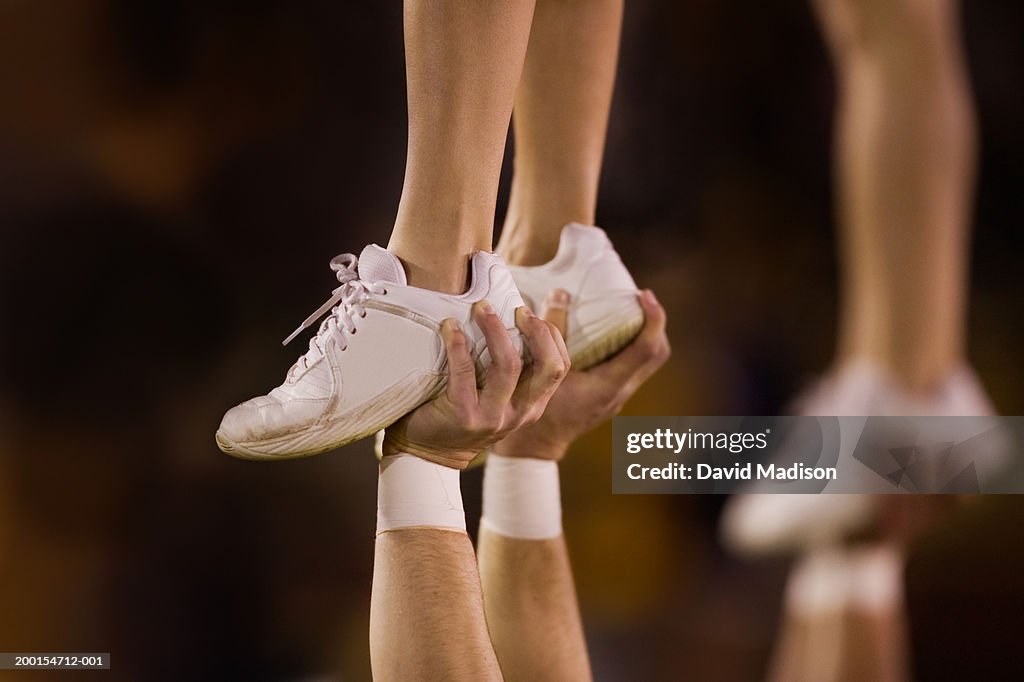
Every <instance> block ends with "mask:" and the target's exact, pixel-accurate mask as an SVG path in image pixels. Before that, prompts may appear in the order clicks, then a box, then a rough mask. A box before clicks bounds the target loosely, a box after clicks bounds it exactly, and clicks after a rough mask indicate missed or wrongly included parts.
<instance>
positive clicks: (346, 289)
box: [282, 253, 388, 374]
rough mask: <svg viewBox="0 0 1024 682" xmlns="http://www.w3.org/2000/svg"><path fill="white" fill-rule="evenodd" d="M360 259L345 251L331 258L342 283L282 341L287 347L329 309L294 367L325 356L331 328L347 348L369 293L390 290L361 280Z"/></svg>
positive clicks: (306, 365) (304, 366)
mask: <svg viewBox="0 0 1024 682" xmlns="http://www.w3.org/2000/svg"><path fill="white" fill-rule="evenodd" d="M358 262H359V259H358V258H356V256H355V254H351V253H343V254H341V255H338V256H335V257H334V258H332V259H331V270H333V271H334V275H335V276H336V277H337V278H338V282H340V286H338V288H337V289H335V290H334V291H333V292H331V297H330V298H329V299H327V301H326V302H325V303H324V304H323V305H322V306H320V307H319V308H317V309H316V310H315V311H313V313H312V314H311V315H310V316H309V317H307V318H306V319H305V320H303V322H302V324H300V325H299V327H298V329H296V330H295V331H293V332H292V333H291V334H289V335H288V338H287V339H285V340H284V341H283V342H282V345H285V346H287V345H288V344H289V343H290V342H291V341H292V339H294V338H295V337H296V336H298V335H299V334H301V333H302V331H303V330H305V329H306V328H308V327H310V326H312V325H313V323H315V322H316V321H317V320H318V319H320V317H321V316H322V315H323V314H324V313H326V312H328V311H330V315H328V316H327V318H326V319H324V321H323V322H322V323H321V324H320V329H318V330H317V333H316V335H315V336H314V337H313V338H312V339H310V340H309V350H308V351H306V353H305V354H304V355H303V356H302V357H300V358H299V359H298V360H297V361H296V363H295V365H293V367H292V369H293V370H294V369H295V367H296V366H299V365H301V367H302V368H303V369H305V368H307V367H309V363H310V361H312V360H313V359H315V358H317V357H319V356H322V355H323V353H324V347H323V341H324V339H325V338H326V336H327V334H328V333H329V332H330V331H332V330H333V331H334V332H335V335H336V338H337V339H338V341H339V343H341V344H342V346H341V349H342V350H345V348H347V347H348V344H347V343H346V340H347V336H346V334H355V333H356V319H357V318H361V317H366V309H365V307H364V305H363V304H364V303H365V302H366V299H367V298H368V297H369V295H370V294H381V295H383V294H387V293H388V292H387V289H385V288H384V285H383V284H382V283H380V282H367V281H365V280H362V279H359V271H358V270H356V264H357V263H358ZM290 373H291V372H289V374H290Z"/></svg>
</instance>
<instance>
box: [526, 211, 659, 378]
mask: <svg viewBox="0 0 1024 682" xmlns="http://www.w3.org/2000/svg"><path fill="white" fill-rule="evenodd" d="M509 270H511V271H512V277H514V278H515V281H516V285H517V286H518V287H519V291H521V292H522V294H523V299H524V300H525V301H526V304H527V305H528V306H530V307H531V308H533V309H534V310H535V311H537V312H538V314H539V313H540V308H539V306H541V305H542V304H543V302H544V299H545V298H547V295H548V294H549V293H550V292H551V291H552V290H553V289H564V290H566V291H568V292H569V294H570V296H571V299H570V301H569V329H568V336H567V338H566V346H567V347H568V349H569V359H570V360H572V365H573V368H575V369H587V368H588V367H591V366H593V365H596V364H597V363H599V362H601V361H602V360H604V359H605V358H608V357H609V356H611V355H614V354H615V353H616V352H618V351H619V350H621V349H622V347H623V346H625V345H626V344H628V343H629V342H630V341H632V340H633V337H635V336H636V335H637V334H638V333H639V332H640V329H641V327H643V325H644V313H643V309H642V308H641V307H640V302H639V301H638V300H637V294H638V291H637V288H636V284H635V283H634V282H633V278H632V277H631V276H630V274H629V271H628V270H626V266H625V265H623V264H622V259H620V258H619V254H618V253H616V252H615V248H614V247H613V246H612V243H611V241H610V240H609V239H608V236H607V235H606V234H605V233H604V231H603V230H601V229H599V228H597V227H588V226H586V225H580V224H579V223H572V224H569V225H566V226H565V227H564V228H562V236H561V239H560V240H559V243H558V252H557V253H556V254H555V257H554V258H553V259H551V260H550V261H548V262H547V263H545V264H543V265H537V266H533V267H527V266H509Z"/></svg>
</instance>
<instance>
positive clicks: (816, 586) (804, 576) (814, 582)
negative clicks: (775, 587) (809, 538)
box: [785, 548, 851, 616]
mask: <svg viewBox="0 0 1024 682" xmlns="http://www.w3.org/2000/svg"><path fill="white" fill-rule="evenodd" d="M850 571H851V567H850V558H849V555H848V554H847V553H846V552H845V551H844V550H843V549H840V548H825V549H813V550H811V551H810V552H808V553H807V554H806V555H804V556H803V557H801V558H800V559H799V560H798V561H797V562H796V564H794V566H793V568H792V569H790V573H789V578H788V580H787V582H786V593H785V594H786V596H785V600H786V607H787V608H788V609H789V611H790V613H793V614H799V615H806V616H811V615H821V614H825V613H841V612H842V611H843V610H844V609H845V608H846V606H847V604H848V603H849V601H850V590H851V585H850V580H851V576H850Z"/></svg>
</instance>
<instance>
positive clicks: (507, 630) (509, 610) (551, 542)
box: [477, 526, 591, 680]
mask: <svg viewBox="0 0 1024 682" xmlns="http://www.w3.org/2000/svg"><path fill="white" fill-rule="evenodd" d="M477 554H478V558H479V561H480V580H481V583H482V585H483V590H484V609H485V611H486V614H487V623H488V628H489V629H490V633H491V642H492V643H493V645H494V651H495V653H496V654H497V656H498V661H499V663H500V664H501V669H502V672H503V673H504V675H505V679H507V680H584V679H590V677H591V674H590V662H589V660H588V658H587V648H586V642H585V640H584V637H583V625H582V623H581V621H580V613H579V606H578V605H577V602H576V589H575V586H574V584H573V577H572V569H571V567H570V565H569V554H568V551H567V550H566V546H565V538H564V537H562V536H560V537H557V538H554V539H547V540H522V539H517V538H509V537H504V536H502V535H499V534H498V533H495V532H493V531H491V530H489V529H488V528H487V527H486V526H484V527H481V529H480V538H479V542H478V548H477Z"/></svg>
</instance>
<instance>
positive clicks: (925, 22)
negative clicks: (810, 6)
mask: <svg viewBox="0 0 1024 682" xmlns="http://www.w3.org/2000/svg"><path fill="white" fill-rule="evenodd" d="M814 8H815V10H816V13H817V15H818V19H819V22H820V24H821V28H822V31H823V33H824V35H825V39H826V43H827V45H828V48H829V52H830V54H831V56H832V60H833V64H834V67H835V70H836V74H837V81H838V86H839V91H838V106H837V118H836V130H835V177H836V189H837V205H838V212H839V216H838V217H839V226H840V233H841V251H840V262H841V264H842V267H841V278H842V279H841V291H842V305H841V313H840V315H841V319H840V329H839V348H838V354H837V360H836V366H837V368H842V367H844V366H850V365H855V364H859V363H866V364H870V365H872V366H874V367H877V368H878V369H880V370H881V371H882V373H883V374H884V375H886V376H887V377H888V378H889V379H890V380H892V381H893V382H894V383H895V384H896V385H897V386H898V387H899V389H902V390H904V391H906V392H907V393H908V395H910V396H916V397H917V398H918V399H919V400H920V401H922V402H924V403H927V401H929V399H930V398H932V397H933V396H936V394H939V393H941V392H943V391H944V390H945V389H946V384H947V382H948V381H949V378H950V376H951V375H952V374H953V373H954V372H956V370H957V369H958V368H959V367H960V366H961V364H962V363H963V362H964V352H965V351H964V337H965V316H966V311H965V309H966V300H967V268H968V256H969V253H968V247H969V225H970V221H971V217H972V216H971V213H972V197H973V191H974V176H975V167H976V144H977V142H976V137H977V132H976V123H975V118H974V110H973V105H972V102H971V94H970V89H969V85H968V77H967V70H966V62H965V58H964V54H963V48H962V46H961V43H960V38H959V28H958V25H959V5H958V2H956V0H899V1H898V2H873V1H871V0H841V1H838V2H837V1H834V0H815V1H814ZM936 397H937V396H936ZM939 402H941V400H940V401H939ZM886 506H888V505H886V504H883V505H882V509H881V513H882V514H883V515H884V514H885V513H886V509H885V508H886ZM838 551H839V552H840V554H838V555H837V556H836V557H834V562H835V564H836V565H833V566H825V567H821V566H815V567H812V568H814V569H815V570H817V569H820V570H821V571H823V572H826V573H827V572H829V571H831V572H833V573H834V575H833V580H834V581H838V582H840V583H845V590H846V595H845V597H846V599H845V600H844V601H845V604H842V606H843V607H844V608H843V609H842V611H843V614H844V617H843V618H842V620H841V626H842V627H841V629H840V630H839V631H838V633H837V634H838V637H837V641H836V644H837V649H838V652H839V653H838V657H837V659H836V661H835V667H834V668H833V669H832V671H833V672H834V675H835V677H834V679H854V678H856V679H875V680H879V679H885V680H899V679H905V678H906V677H907V676H908V674H909V667H908V666H909V658H908V653H909V652H908V651H907V649H906V646H907V641H908V639H907V635H906V632H905V627H906V614H905V606H904V601H903V589H902V581H903V568H904V563H905V561H904V557H903V552H902V549H900V548H899V547H897V546H896V545H895V544H894V545H892V546H888V547H883V546H882V545H881V544H880V545H879V546H877V547H875V548H867V549H858V550H854V549H849V550H838ZM791 580H792V581H793V582H794V583H799V582H801V581H803V580H806V575H801V574H800V573H799V572H798V571H795V572H794V574H793V576H792V578H791ZM790 587H791V589H792V588H793V587H797V588H799V587H800V586H799V585H791V586H790ZM836 589H837V591H838V592H840V593H842V592H843V590H844V587H843V585H837V587H836ZM815 613H816V612H815V611H813V610H811V611H810V612H807V613H803V614H801V613H800V612H799V611H796V612H795V611H794V610H792V609H787V612H786V616H785V617H784V618H785V621H786V625H785V626H784V628H783V633H786V632H791V631H792V630H793V629H799V628H800V627H801V625H802V626H803V627H804V628H809V629H810V630H814V629H815V627H816V625H817V623H816V622H815V620H816V616H815ZM820 613H821V614H823V615H822V619H823V620H825V621H828V622H834V614H835V611H834V610H831V609H825V610H823V611H821V612H820ZM806 643H807V642H806V641H804V642H801V641H800V640H799V639H798V638H794V637H787V636H785V634H784V635H783V637H782V638H781V639H780V642H779V648H778V650H777V652H776V660H775V663H776V666H777V667H776V668H775V670H774V673H775V674H776V675H777V676H778V678H779V679H782V678H785V679H790V680H792V679H807V680H810V679H815V680H821V679H826V677H824V676H823V673H825V671H824V670H821V669H815V667H814V665H813V664H811V663H809V662H811V661H814V660H818V661H819V662H820V655H821V652H820V651H816V650H815V648H813V647H808V646H805V644H806ZM793 673H797V674H795V675H794V674H793Z"/></svg>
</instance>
